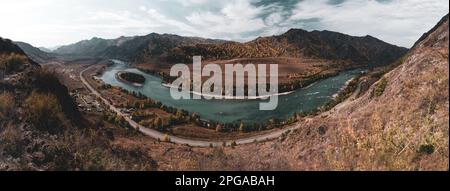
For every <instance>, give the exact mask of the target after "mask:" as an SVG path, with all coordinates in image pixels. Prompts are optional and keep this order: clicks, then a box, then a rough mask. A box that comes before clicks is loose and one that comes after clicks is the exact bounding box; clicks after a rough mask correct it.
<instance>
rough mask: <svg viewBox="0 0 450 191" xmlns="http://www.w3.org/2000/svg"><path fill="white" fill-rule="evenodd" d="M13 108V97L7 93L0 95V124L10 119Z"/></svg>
mask: <svg viewBox="0 0 450 191" xmlns="http://www.w3.org/2000/svg"><path fill="white" fill-rule="evenodd" d="M14 106H15V100H14V96H13V95H12V94H11V93H9V92H3V93H1V94H0V122H1V121H3V120H6V119H8V118H9V117H11V115H12V113H13V109H14Z"/></svg>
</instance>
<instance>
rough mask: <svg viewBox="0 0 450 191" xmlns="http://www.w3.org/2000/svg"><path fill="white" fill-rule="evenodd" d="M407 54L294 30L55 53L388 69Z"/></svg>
mask: <svg viewBox="0 0 450 191" xmlns="http://www.w3.org/2000/svg"><path fill="white" fill-rule="evenodd" d="M407 51H408V49H406V48H403V47H398V46H395V45H391V44H389V43H386V42H383V41H381V40H379V39H377V38H375V37H372V36H364V37H354V36H349V35H346V34H342V33H337V32H331V31H311V32H308V31H305V30H302V29H291V30H289V31H287V32H286V33H284V34H282V35H278V36H271V37H259V38H257V39H255V40H252V41H249V42H246V43H239V42H233V41H224V40H214V39H204V38H197V37H182V36H178V35H170V34H157V33H151V34H149V35H146V36H135V37H120V38H117V39H109V40H108V39H101V38H92V39H91V40H84V41H80V42H78V43H75V44H71V45H67V46H62V47H60V48H58V49H56V50H55V51H54V53H57V54H62V55H76V56H90V57H102V58H113V59H122V60H126V61H131V62H149V61H152V60H159V61H165V62H169V63H177V62H185V63H188V62H191V61H192V56H195V55H201V56H202V57H203V59H205V60H226V59H234V58H265V57H296V58H314V59H327V60H344V61H347V62H352V63H355V64H360V65H374V66H382V65H387V64H390V63H392V62H394V61H395V60H396V59H398V58H400V57H401V56H402V55H403V54H405V53H406V52H407Z"/></svg>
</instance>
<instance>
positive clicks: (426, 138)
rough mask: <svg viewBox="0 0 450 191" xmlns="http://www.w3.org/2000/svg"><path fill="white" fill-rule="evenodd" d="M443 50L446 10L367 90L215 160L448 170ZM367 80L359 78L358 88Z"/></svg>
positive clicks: (293, 166) (247, 165) (274, 166)
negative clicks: (281, 134)
mask: <svg viewBox="0 0 450 191" xmlns="http://www.w3.org/2000/svg"><path fill="white" fill-rule="evenodd" d="M448 55H449V18H448V15H447V16H445V17H444V18H443V19H442V20H441V21H440V22H439V24H438V25H436V27H434V28H433V29H432V30H431V31H429V32H428V33H426V34H425V35H424V36H423V37H422V38H420V40H419V41H417V43H416V45H415V46H414V47H413V48H412V49H411V50H410V51H409V52H408V53H407V54H406V55H405V56H404V57H403V58H401V59H399V60H398V61H397V66H396V67H394V68H392V70H388V71H386V73H385V74H384V75H381V76H380V77H379V79H378V80H377V81H376V82H375V83H372V84H369V87H368V89H367V90H365V91H362V90H361V91H360V93H356V94H354V96H355V97H353V98H351V99H348V100H347V101H344V102H343V103H341V104H339V105H338V106H336V107H335V108H334V109H332V110H331V111H329V112H325V113H322V114H320V115H318V116H316V117H310V118H305V119H302V121H301V122H300V123H299V124H298V129H297V130H294V131H293V132H291V133H290V134H289V135H288V136H286V137H285V138H284V139H280V140H274V141H271V142H268V143H262V144H258V146H255V145H248V146H247V145H245V146H242V147H240V148H236V149H233V150H230V151H229V152H228V151H224V153H228V154H226V155H225V156H224V157H222V158H226V159H227V161H236V162H235V163H232V162H223V163H222V166H221V167H222V168H224V167H223V166H224V165H223V164H230V168H231V169H233V166H232V165H233V164H235V165H236V166H238V168H239V169H247V170H256V169H257V170H262V169H264V170H280V169H289V170H356V171H359V170H418V171H422V170H443V171H447V170H448V168H449V158H448V156H449V136H448V132H449V59H448ZM374 76H375V75H374ZM377 76H378V75H377ZM366 83H367V81H366V80H364V79H361V81H360V87H364V86H365V85H364V84H366ZM361 89H362V88H361ZM356 92H358V90H357V91H356ZM255 153H257V154H255ZM205 157H206V156H205ZM239 159H241V160H239ZM189 160H194V159H189ZM198 160H201V159H198ZM247 161H250V162H247ZM204 165H205V166H206V165H208V164H204ZM226 169H228V168H226Z"/></svg>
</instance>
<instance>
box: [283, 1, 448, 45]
mask: <svg viewBox="0 0 450 191" xmlns="http://www.w3.org/2000/svg"><path fill="white" fill-rule="evenodd" d="M327 2H328V1H327V0H305V1H302V2H300V3H298V4H297V7H296V9H295V10H293V12H294V14H293V15H292V16H291V17H290V19H289V20H291V21H292V20H299V19H311V18H319V19H320V25H321V28H322V29H327V30H334V31H339V32H343V33H347V34H352V35H359V36H362V35H367V34H370V35H372V36H375V37H378V38H380V39H382V40H385V41H387V42H390V43H394V44H397V45H402V46H405V47H410V46H412V44H413V43H414V42H415V40H417V39H418V38H419V37H420V35H421V34H422V33H424V32H426V31H428V30H430V29H431V27H432V26H434V25H435V24H436V23H437V21H438V19H440V18H441V17H442V16H444V15H445V14H446V13H448V2H447V0H428V1H423V0H393V1H392V2H389V3H379V2H377V1H374V0H372V1H367V0H351V1H350V0H349V1H345V2H344V3H342V4H339V5H337V6H336V5H330V4H328V3H327Z"/></svg>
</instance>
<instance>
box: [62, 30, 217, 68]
mask: <svg viewBox="0 0 450 191" xmlns="http://www.w3.org/2000/svg"><path fill="white" fill-rule="evenodd" d="M217 42H222V41H219V40H210V39H202V38H196V37H181V36H177V35H168V34H162V35H161V34H156V33H151V34H149V35H146V36H135V37H120V38H117V39H101V38H92V39H91V40H84V41H80V42H77V43H75V44H71V45H67V46H62V47H60V48H58V49H56V50H55V51H53V52H55V53H58V54H62V55H75V56H91V57H104V58H117V59H123V60H128V61H138V60H142V59H145V58H148V57H158V56H161V55H162V54H164V53H166V52H167V51H168V50H170V49H172V48H175V47H177V46H182V45H190V44H197V43H217Z"/></svg>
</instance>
